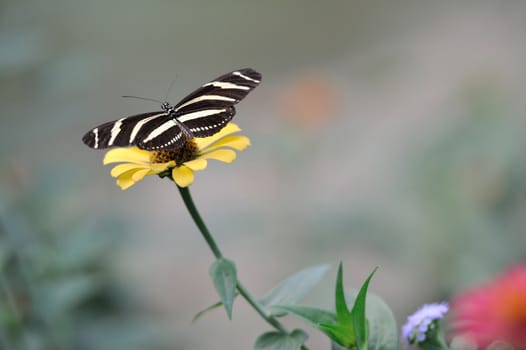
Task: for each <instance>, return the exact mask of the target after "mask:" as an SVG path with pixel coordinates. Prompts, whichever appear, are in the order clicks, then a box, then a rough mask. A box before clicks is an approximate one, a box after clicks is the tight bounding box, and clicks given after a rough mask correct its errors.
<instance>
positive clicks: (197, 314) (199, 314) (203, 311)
mask: <svg viewBox="0 0 526 350" xmlns="http://www.w3.org/2000/svg"><path fill="white" fill-rule="evenodd" d="M238 295H239V292H238V291H237V290H236V295H235V296H234V298H235V297H237V296H238ZM221 306H223V302H222V301H218V302H217V303H215V304H212V305H210V306H208V307H207V308H205V309H203V310H201V311H199V312H198V313H196V314H195V316H194V318H192V323H194V322H197V321H198V320H199V319H200V318H201V317H203V316H204V315H205V314H207V313H208V312H210V311H212V310H215V309H217V308H219V307H221Z"/></svg>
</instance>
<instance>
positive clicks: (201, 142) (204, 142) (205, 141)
mask: <svg viewBox="0 0 526 350" xmlns="http://www.w3.org/2000/svg"><path fill="white" fill-rule="evenodd" d="M238 131H241V129H240V128H239V126H237V125H236V124H234V123H228V124H227V125H226V126H225V127H224V128H223V129H221V131H220V132H218V133H217V134H214V135H212V136H208V137H203V138H199V137H197V138H195V139H194V141H195V143H196V144H197V147H198V148H199V149H203V148H206V147H208V146H210V145H211V144H213V143H214V142H216V141H218V140H219V139H221V138H223V137H225V136H227V135H230V134H233V133H235V132H238Z"/></svg>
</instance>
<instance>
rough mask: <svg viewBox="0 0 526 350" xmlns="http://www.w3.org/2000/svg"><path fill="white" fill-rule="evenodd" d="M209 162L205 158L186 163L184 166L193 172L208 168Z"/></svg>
mask: <svg viewBox="0 0 526 350" xmlns="http://www.w3.org/2000/svg"><path fill="white" fill-rule="evenodd" d="M206 164H207V161H206V159H204V158H196V159H194V160H190V161H188V162H184V165H186V166H187V167H189V168H190V169H192V170H193V171H198V170H204V169H205V168H206Z"/></svg>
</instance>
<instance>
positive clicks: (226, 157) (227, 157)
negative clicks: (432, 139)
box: [201, 148, 236, 163]
mask: <svg viewBox="0 0 526 350" xmlns="http://www.w3.org/2000/svg"><path fill="white" fill-rule="evenodd" d="M201 158H204V159H215V160H219V161H221V162H225V163H232V162H233V161H234V159H236V152H234V151H232V150H231V149H225V148H223V149H218V150H215V151H212V152H207V153H205V154H203V155H202V156H201Z"/></svg>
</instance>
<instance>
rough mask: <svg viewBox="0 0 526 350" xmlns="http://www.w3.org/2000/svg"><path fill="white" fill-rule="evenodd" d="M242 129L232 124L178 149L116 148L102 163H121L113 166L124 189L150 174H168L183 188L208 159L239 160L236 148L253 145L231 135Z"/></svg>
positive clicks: (112, 170) (240, 148)
mask: <svg viewBox="0 0 526 350" xmlns="http://www.w3.org/2000/svg"><path fill="white" fill-rule="evenodd" d="M239 131H241V129H240V128H239V127H238V126H237V125H236V124H234V123H229V124H228V125H227V126H225V127H224V128H223V129H222V130H221V131H220V132H218V133H217V134H215V135H212V136H209V137H204V138H194V139H192V140H188V141H186V143H185V144H184V146H183V147H182V148H180V149H177V150H160V151H146V150H142V149H139V148H137V147H131V148H115V149H112V150H110V151H108V152H107V153H106V155H105V156H104V160H103V163H104V164H105V165H106V164H110V163H120V164H118V165H116V166H114V167H113V169H111V176H113V177H116V178H117V185H118V186H119V187H120V188H121V189H123V190H125V189H127V188H129V187H131V186H133V185H134V184H136V183H137V182H139V181H141V180H142V179H143V178H144V177H145V176H147V175H159V176H161V177H164V176H169V177H171V178H172V179H173V180H174V181H175V183H176V184H177V185H178V186H180V187H187V186H190V185H191V184H192V183H193V182H194V171H197V170H204V169H205V168H206V166H207V161H208V159H215V160H219V161H221V162H225V163H231V162H233V161H234V160H235V159H236V152H235V151H242V150H244V149H245V148H247V147H248V146H249V145H250V140H249V139H248V137H246V136H242V135H232V134H234V133H237V132H239Z"/></svg>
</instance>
